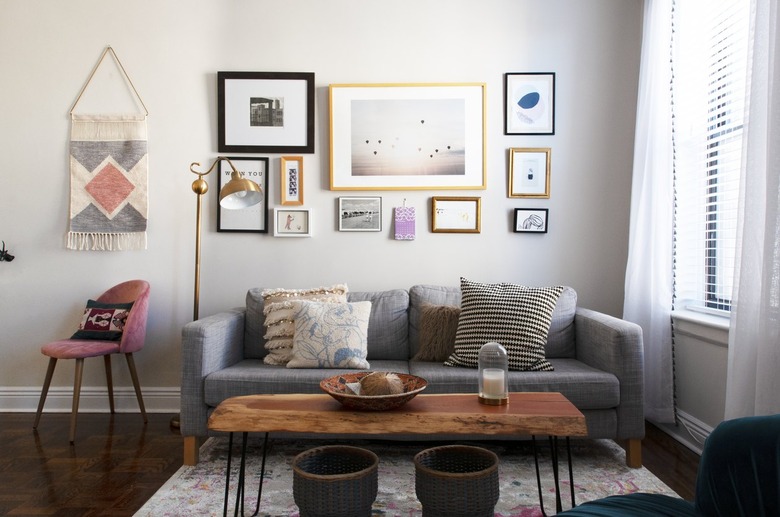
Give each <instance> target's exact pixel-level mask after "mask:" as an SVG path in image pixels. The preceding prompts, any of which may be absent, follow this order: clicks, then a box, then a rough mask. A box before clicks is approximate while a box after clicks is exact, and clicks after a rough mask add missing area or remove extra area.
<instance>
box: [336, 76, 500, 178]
mask: <svg viewBox="0 0 780 517" xmlns="http://www.w3.org/2000/svg"><path fill="white" fill-rule="evenodd" d="M329 102H330V160H331V162H330V189H331V190H424V189H426V190H432V189H437V190H439V189H470V190H475V189H484V188H485V177H486V173H485V84H484V83H455V84H331V85H330V87H329Z"/></svg>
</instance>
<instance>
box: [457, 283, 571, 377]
mask: <svg viewBox="0 0 780 517" xmlns="http://www.w3.org/2000/svg"><path fill="white" fill-rule="evenodd" d="M460 290H461V296H462V301H461V313H460V319H459V321H458V331H457V333H456V335H455V352H454V353H453V354H452V355H451V356H450V358H449V359H447V361H445V363H444V364H445V365H447V366H466V367H476V366H477V363H478V361H477V359H478V356H479V350H480V348H481V347H482V346H483V345H484V344H485V343H488V342H492V341H495V342H498V343H501V344H502V345H503V346H504V348H505V349H506V351H507V355H508V357H509V369H510V370H527V371H549V370H552V365H551V364H550V362H549V361H547V359H545V355H544V354H545V352H544V345H545V344H546V343H547V333H548V331H549V330H550V323H551V321H552V313H553V310H554V309H555V305H556V302H557V300H558V297H559V296H560V294H561V292H562V291H563V287H562V286H558V287H525V286H521V285H517V284H510V283H500V284H488V283H483V282H473V281H470V280H467V279H465V278H461V288H460Z"/></svg>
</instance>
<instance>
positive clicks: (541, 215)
mask: <svg viewBox="0 0 780 517" xmlns="http://www.w3.org/2000/svg"><path fill="white" fill-rule="evenodd" d="M515 233H547V209H546V208H515Z"/></svg>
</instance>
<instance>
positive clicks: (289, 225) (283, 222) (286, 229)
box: [274, 208, 311, 237]
mask: <svg viewBox="0 0 780 517" xmlns="http://www.w3.org/2000/svg"><path fill="white" fill-rule="evenodd" d="M274 237H311V210H309V209H308V208H274Z"/></svg>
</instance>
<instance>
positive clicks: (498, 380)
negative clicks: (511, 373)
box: [482, 368, 505, 399]
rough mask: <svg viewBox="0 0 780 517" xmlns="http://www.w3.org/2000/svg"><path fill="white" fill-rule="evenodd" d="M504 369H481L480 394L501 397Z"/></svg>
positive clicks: (502, 395) (502, 393) (488, 396)
mask: <svg viewBox="0 0 780 517" xmlns="http://www.w3.org/2000/svg"><path fill="white" fill-rule="evenodd" d="M504 394H505V391H504V370H501V369H500V368H485V369H484V370H482V396H484V397H487V398H493V399H499V398H503V397H504Z"/></svg>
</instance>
